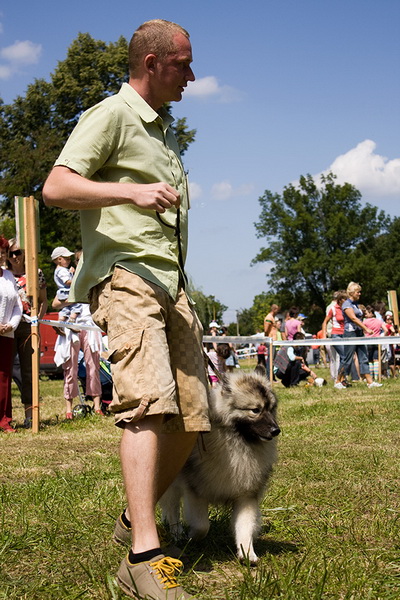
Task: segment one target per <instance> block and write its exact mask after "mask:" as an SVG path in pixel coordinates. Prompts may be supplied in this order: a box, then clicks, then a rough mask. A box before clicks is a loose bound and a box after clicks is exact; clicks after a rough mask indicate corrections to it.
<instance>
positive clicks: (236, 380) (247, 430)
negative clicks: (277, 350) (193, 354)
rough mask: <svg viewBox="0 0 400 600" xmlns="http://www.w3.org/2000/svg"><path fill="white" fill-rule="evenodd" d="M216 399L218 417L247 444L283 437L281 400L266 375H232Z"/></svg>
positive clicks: (220, 421)
mask: <svg viewBox="0 0 400 600" xmlns="http://www.w3.org/2000/svg"><path fill="white" fill-rule="evenodd" d="M216 400H217V402H216V403H215V405H214V410H213V413H215V414H214V415H213V416H214V418H216V420H217V421H219V423H220V424H221V425H223V426H226V427H232V428H234V429H235V430H236V431H237V432H238V433H239V434H240V435H242V436H243V437H244V438H245V439H246V441H247V442H250V443H255V442H257V443H259V442H266V441H268V440H272V439H273V438H274V437H276V436H277V435H279V433H280V429H279V426H278V423H277V420H276V412H277V399H276V396H275V394H274V393H273V391H272V390H271V387H270V385H269V383H268V381H267V379H266V378H265V376H264V377H263V376H261V375H259V374H257V373H232V374H231V375H228V376H227V377H226V378H225V379H224V382H223V384H222V388H221V389H220V390H219V393H218V397H217V398H216Z"/></svg>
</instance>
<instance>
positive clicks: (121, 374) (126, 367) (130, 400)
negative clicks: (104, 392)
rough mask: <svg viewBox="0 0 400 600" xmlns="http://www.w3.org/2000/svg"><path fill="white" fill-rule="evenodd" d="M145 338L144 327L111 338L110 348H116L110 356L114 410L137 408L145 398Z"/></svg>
mask: <svg viewBox="0 0 400 600" xmlns="http://www.w3.org/2000/svg"><path fill="white" fill-rule="evenodd" d="M143 340H144V329H130V330H128V331H124V332H123V333H120V334H119V335H117V336H116V337H115V338H113V339H110V340H109V345H110V348H115V349H114V350H113V349H112V350H111V352H110V354H109V357H108V360H109V361H110V363H111V365H112V366H111V371H112V377H113V384H114V392H115V393H114V394H113V402H112V410H113V411H114V412H118V411H121V410H125V409H128V408H135V407H136V406H138V405H139V403H140V401H141V400H142V399H143V393H142V392H143V365H142V362H143V360H142V357H141V355H142V354H143V352H144V348H143Z"/></svg>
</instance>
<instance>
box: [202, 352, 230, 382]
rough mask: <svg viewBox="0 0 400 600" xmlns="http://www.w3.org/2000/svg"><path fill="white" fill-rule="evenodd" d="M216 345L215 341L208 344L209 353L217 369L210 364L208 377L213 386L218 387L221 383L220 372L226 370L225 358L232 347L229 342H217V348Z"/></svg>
mask: <svg viewBox="0 0 400 600" xmlns="http://www.w3.org/2000/svg"><path fill="white" fill-rule="evenodd" d="M214 346H215V344H214V343H213V344H207V355H208V358H209V360H210V361H211V362H212V364H213V366H214V369H215V370H214V369H213V368H212V366H211V365H208V379H209V381H210V383H211V385H212V387H216V386H217V385H218V383H219V377H218V374H220V375H222V374H223V373H225V372H226V364H225V359H226V358H227V357H228V356H229V354H230V348H229V345H228V344H217V348H216V349H215V348H214Z"/></svg>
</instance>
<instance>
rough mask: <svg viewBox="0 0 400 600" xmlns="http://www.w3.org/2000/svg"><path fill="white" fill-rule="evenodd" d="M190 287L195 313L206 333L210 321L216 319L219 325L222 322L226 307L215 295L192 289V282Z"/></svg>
mask: <svg viewBox="0 0 400 600" xmlns="http://www.w3.org/2000/svg"><path fill="white" fill-rule="evenodd" d="M191 288H192V289H191V291H190V295H191V297H192V298H193V300H194V301H195V302H196V313H197V316H198V317H199V319H200V321H201V324H202V325H203V329H204V334H205V335H206V334H207V333H208V329H209V324H210V323H211V321H217V323H219V324H220V325H221V324H222V322H223V321H222V315H223V314H224V312H225V311H226V309H227V308H228V307H227V306H225V305H224V304H221V302H219V300H217V299H216V298H215V296H206V295H205V294H204V293H203V292H202V291H201V290H196V289H193V288H194V286H193V283H191Z"/></svg>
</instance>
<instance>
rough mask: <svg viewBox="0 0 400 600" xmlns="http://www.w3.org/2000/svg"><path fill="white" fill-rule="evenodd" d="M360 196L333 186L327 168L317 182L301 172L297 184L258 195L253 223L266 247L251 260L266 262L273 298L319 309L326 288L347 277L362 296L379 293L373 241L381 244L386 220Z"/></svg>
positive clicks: (340, 283) (346, 186) (343, 282)
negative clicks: (356, 283)
mask: <svg viewBox="0 0 400 600" xmlns="http://www.w3.org/2000/svg"><path fill="white" fill-rule="evenodd" d="M360 200H361V194H360V192H359V191H358V190H357V189H356V188H355V187H354V186H352V185H350V184H349V183H345V184H343V185H338V184H337V183H336V182H335V175H333V174H332V173H330V174H329V175H327V176H321V182H320V185H317V183H316V182H315V181H314V179H313V178H312V177H311V175H307V176H306V177H303V176H302V177H301V178H300V182H299V186H298V187H295V186H293V185H288V186H287V187H285V188H284V191H283V194H282V195H280V194H272V193H271V192H270V191H266V192H265V194H264V195H263V196H262V197H261V198H260V199H259V202H260V205H261V208H262V211H261V215H260V220H259V221H258V223H255V227H256V231H257V237H259V238H266V240H267V241H268V246H267V247H264V248H261V250H260V252H259V254H258V255H257V256H256V257H255V259H254V261H253V262H254V263H256V262H264V261H266V262H270V263H271V265H272V268H271V272H270V275H269V277H268V283H269V284H270V286H271V289H272V290H273V291H274V292H275V293H276V297H277V303H279V304H281V306H285V304H286V307H289V306H290V304H297V305H298V306H300V307H302V308H303V310H304V309H306V310H311V311H312V310H313V309H316V310H317V309H319V311H321V309H322V311H324V310H325V307H326V304H327V302H329V301H330V299H331V293H332V291H334V290H337V289H342V288H346V287H347V284H348V282H349V281H351V280H353V281H359V282H360V283H361V284H362V285H363V297H367V295H368V297H370V296H369V294H370V293H372V291H374V294H373V297H374V298H375V297H376V294H377V293H378V294H382V293H383V289H382V287H381V286H383V285H384V283H383V280H385V282H387V277H385V278H381V281H380V284H379V285H378V283H379V281H378V279H377V270H378V268H379V267H378V262H380V260H379V259H378V257H377V255H376V247H375V246H376V241H377V239H379V238H381V243H382V244H383V245H385V244H386V243H387V238H386V234H387V232H388V228H389V227H390V224H391V220H390V218H389V217H388V216H387V215H386V214H385V213H384V212H383V211H379V210H378V208H377V207H374V206H372V205H370V204H366V205H364V206H362V204H361V202H360ZM398 230H400V226H398ZM394 235H395V234H394ZM385 293H386V291H385ZM283 299H285V302H282V300H283ZM288 301H289V302H288ZM286 302H287V303H286ZM322 314H323V312H322Z"/></svg>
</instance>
